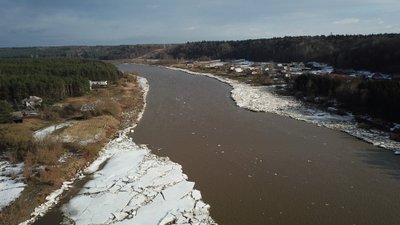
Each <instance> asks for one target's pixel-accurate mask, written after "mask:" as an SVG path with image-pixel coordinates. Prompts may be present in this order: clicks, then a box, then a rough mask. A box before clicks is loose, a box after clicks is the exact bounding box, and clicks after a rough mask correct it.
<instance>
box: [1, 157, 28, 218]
mask: <svg viewBox="0 0 400 225" xmlns="http://www.w3.org/2000/svg"><path fill="white" fill-rule="evenodd" d="M23 171H24V164H23V163H19V164H11V163H9V162H8V161H5V160H4V161H0V211H1V209H2V208H4V207H5V206H7V205H9V204H10V203H11V202H12V201H14V200H15V199H17V198H18V196H19V195H20V194H21V192H22V191H23V190H24V188H25V184H24V177H23V175H22V172H23Z"/></svg>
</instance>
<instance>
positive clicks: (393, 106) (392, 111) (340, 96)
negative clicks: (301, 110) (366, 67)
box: [292, 74, 400, 122]
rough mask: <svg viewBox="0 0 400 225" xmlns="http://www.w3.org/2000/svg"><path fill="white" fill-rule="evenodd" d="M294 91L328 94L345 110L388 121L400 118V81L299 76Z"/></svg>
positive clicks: (315, 95) (319, 94) (308, 95)
mask: <svg viewBox="0 0 400 225" xmlns="http://www.w3.org/2000/svg"><path fill="white" fill-rule="evenodd" d="M292 90H293V91H294V92H300V93H301V94H302V96H306V97H311V98H314V97H326V98H328V99H331V100H335V101H337V102H338V103H340V104H342V106H343V107H344V108H346V109H350V110H352V111H353V112H356V113H362V114H365V113H366V114H368V115H370V116H373V117H376V118H381V119H384V120H387V121H395V122H399V121H400V113H399V112H400V81H390V80H379V81H376V80H367V79H362V78H344V77H335V76H317V75H311V74H308V75H300V76H298V77H296V78H295V79H294V82H293V85H292Z"/></svg>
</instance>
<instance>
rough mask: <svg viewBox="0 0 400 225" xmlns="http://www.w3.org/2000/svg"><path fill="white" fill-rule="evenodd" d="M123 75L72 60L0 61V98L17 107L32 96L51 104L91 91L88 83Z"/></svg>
mask: <svg viewBox="0 0 400 225" xmlns="http://www.w3.org/2000/svg"><path fill="white" fill-rule="evenodd" d="M121 75H122V74H121V72H120V71H118V70H117V68H115V67H114V66H113V65H111V64H108V63H104V62H101V61H94V60H86V59H71V58H64V59H62V58H42V59H0V99H2V100H6V101H7V102H9V103H10V104H13V105H16V104H17V103H19V102H20V101H21V100H22V99H24V98H27V97H29V96H31V95H35V96H39V97H41V98H43V99H44V101H45V102H48V103H52V102H55V101H58V100H61V99H64V98H66V97H70V96H80V95H83V94H84V93H86V92H87V91H88V90H89V80H108V81H115V80H116V79H118V78H119V77H120V76H121Z"/></svg>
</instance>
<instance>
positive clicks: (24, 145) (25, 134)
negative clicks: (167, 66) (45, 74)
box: [0, 60, 143, 225]
mask: <svg viewBox="0 0 400 225" xmlns="http://www.w3.org/2000/svg"><path fill="white" fill-rule="evenodd" d="M56 61H57V60H56ZM94 64H95V65H103V63H94ZM109 66H110V67H113V66H111V65H107V66H106V67H107V68H108V67H109ZM77 71H78V70H77ZM50 76H51V75H50ZM142 107H143V98H142V90H141V87H140V85H139V84H138V82H137V80H136V77H135V75H132V74H118V79H115V80H114V83H113V84H112V85H110V86H109V87H107V88H99V89H94V90H92V91H91V92H88V93H86V94H84V95H82V96H78V97H67V98H65V99H63V100H62V101H59V102H57V104H54V105H46V106H44V107H43V108H41V109H40V116H39V117H37V118H24V120H23V123H17V124H16V123H7V124H0V149H2V151H1V154H2V155H3V157H5V158H6V159H7V160H8V161H10V162H13V163H17V162H24V171H23V175H24V179H25V184H26V185H27V186H26V187H25V189H24V191H23V192H22V193H21V195H20V197H19V198H17V199H16V200H15V201H14V202H13V203H12V204H11V205H9V206H7V207H6V208H3V209H2V211H1V212H0V224H1V225H3V224H4V225H5V224H7V225H9V224H18V223H20V222H22V221H24V220H26V219H28V218H29V216H30V213H31V212H32V211H33V210H34V208H35V207H36V206H38V205H39V204H41V203H43V202H44V201H45V198H46V196H47V195H48V194H49V193H51V192H52V191H54V190H56V189H58V188H59V187H60V186H61V185H62V183H63V182H64V181H66V180H69V179H71V178H73V177H74V176H75V175H76V174H77V173H78V172H79V171H81V170H83V169H84V168H85V167H86V166H87V165H88V164H89V163H90V162H91V161H93V160H94V159H95V158H96V157H97V156H98V153H99V151H100V150H101V149H102V147H103V146H104V144H105V143H107V142H108V140H109V139H110V138H112V137H113V136H114V135H115V134H116V132H117V131H118V130H120V129H123V128H125V127H128V126H131V125H132V124H133V123H134V122H135V121H136V120H137V116H138V114H139V112H140V111H141V110H142ZM63 124H68V125H67V126H64V127H62V128H60V129H54V130H53V131H52V132H48V133H47V132H43V130H44V129H45V128H49V127H50V128H51V127H55V126H60V125H63ZM60 127H61V126H60ZM38 132H42V133H43V135H39V136H38ZM16 215H18V216H16Z"/></svg>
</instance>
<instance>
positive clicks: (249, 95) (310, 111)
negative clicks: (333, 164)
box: [163, 67, 400, 154]
mask: <svg viewBox="0 0 400 225" xmlns="http://www.w3.org/2000/svg"><path fill="white" fill-rule="evenodd" d="M163 68H167V69H170V70H175V71H181V72H185V73H189V74H193V75H201V76H207V77H211V78H214V79H217V80H219V81H221V82H224V83H227V84H229V85H230V86H231V87H232V91H231V97H232V99H233V101H234V102H235V103H236V105H237V106H239V107H242V108H246V109H248V110H251V111H255V112H270V113H274V114H278V115H281V116H286V117H290V118H293V119H296V120H301V121H305V122H307V123H312V124H316V125H317V126H324V127H327V128H330V129H335V130H339V131H342V132H345V133H348V134H350V135H352V136H354V137H356V138H359V139H361V140H363V141H366V142H368V143H371V144H373V145H375V146H379V147H381V148H384V149H389V150H392V151H394V153H395V154H399V153H400V142H396V141H393V140H391V139H390V136H389V134H388V133H386V132H383V131H378V130H366V129H362V128H358V127H357V125H356V122H355V120H354V116H353V115H352V114H350V113H348V114H347V115H338V114H335V113H333V112H328V111H324V110H320V109H316V108H310V107H306V106H305V105H304V104H303V103H302V102H300V101H299V100H296V99H295V98H294V97H289V96H281V95H278V94H276V93H275V92H274V90H273V87H270V86H251V85H249V84H245V83H242V82H239V81H236V80H232V79H229V78H222V77H218V76H216V75H214V74H211V73H200V72H193V71H190V70H187V69H182V68H176V67H163Z"/></svg>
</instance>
